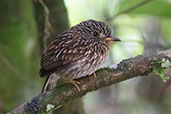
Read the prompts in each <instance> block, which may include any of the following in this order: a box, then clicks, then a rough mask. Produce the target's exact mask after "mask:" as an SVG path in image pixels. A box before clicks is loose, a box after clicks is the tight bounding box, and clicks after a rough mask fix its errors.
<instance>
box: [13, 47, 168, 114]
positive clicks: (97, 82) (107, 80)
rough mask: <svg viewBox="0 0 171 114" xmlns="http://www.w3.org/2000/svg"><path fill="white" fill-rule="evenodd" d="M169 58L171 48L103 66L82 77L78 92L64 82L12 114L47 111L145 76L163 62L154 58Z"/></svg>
mask: <svg viewBox="0 0 171 114" xmlns="http://www.w3.org/2000/svg"><path fill="white" fill-rule="evenodd" d="M163 59H167V60H169V61H170V62H171V49H169V50H166V51H161V52H158V53H156V54H153V55H149V56H143V55H141V56H137V57H134V58H131V59H127V60H123V61H122V62H120V63H119V64H118V66H117V68H116V69H112V68H102V69H99V70H98V71H96V75H97V77H96V78H94V77H93V76H86V77H84V78H80V79H78V80H77V81H79V82H80V83H81V84H80V85H79V87H80V89H81V91H80V92H78V90H77V89H76V87H75V86H73V85H72V84H64V85H62V86H60V87H58V88H55V89H54V90H52V91H49V92H46V93H43V94H39V95H38V96H36V97H34V98H33V99H32V100H30V101H28V102H26V103H24V104H22V105H20V106H19V107H17V108H16V109H14V110H13V111H12V112H11V113H12V114H23V113H24V114H34V113H38V112H42V111H45V110H46V108H47V105H48V104H51V105H54V106H55V107H59V106H61V105H63V104H65V103H67V102H69V101H72V100H74V99H76V98H79V97H82V96H84V95H85V94H86V93H88V92H91V91H95V90H98V89H101V88H104V87H107V86H110V85H112V84H116V83H119V82H121V81H124V80H128V79H131V78H134V77H137V76H145V75H147V74H149V73H151V72H152V71H153V68H154V67H156V65H161V62H153V61H154V60H158V61H162V60H163Z"/></svg>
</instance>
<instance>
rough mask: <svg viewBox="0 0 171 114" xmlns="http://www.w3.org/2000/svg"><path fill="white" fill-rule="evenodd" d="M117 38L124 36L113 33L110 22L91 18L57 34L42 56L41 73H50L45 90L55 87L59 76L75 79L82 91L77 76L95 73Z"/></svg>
mask: <svg viewBox="0 0 171 114" xmlns="http://www.w3.org/2000/svg"><path fill="white" fill-rule="evenodd" d="M116 41H121V40H120V39H119V38H117V37H114V36H112V29H111V28H110V27H109V25H107V24H106V23H104V22H101V21H96V20H92V19H90V20H87V21H83V22H81V23H79V24H77V25H75V26H73V27H71V28H70V29H68V30H66V31H64V32H62V33H60V34H59V35H57V37H56V38H55V39H54V40H53V41H52V42H51V43H50V44H49V45H48V46H47V48H45V49H44V51H43V54H42V57H41V62H40V66H41V68H40V72H39V73H40V77H47V80H46V82H45V84H44V87H43V89H42V93H44V92H46V91H50V90H52V89H53V88H54V87H56V86H57V85H58V84H57V83H58V80H60V79H61V80H66V81H69V82H71V83H73V84H74V85H75V86H76V88H77V89H78V90H79V91H80V89H79V87H78V84H79V82H77V81H74V80H75V79H78V78H82V77H85V76H87V75H91V74H93V73H94V72H95V71H96V70H97V69H98V68H99V67H100V65H102V63H103V62H104V61H105V59H106V57H107V55H108V52H109V48H110V46H111V44H113V42H116ZM94 76H96V74H94Z"/></svg>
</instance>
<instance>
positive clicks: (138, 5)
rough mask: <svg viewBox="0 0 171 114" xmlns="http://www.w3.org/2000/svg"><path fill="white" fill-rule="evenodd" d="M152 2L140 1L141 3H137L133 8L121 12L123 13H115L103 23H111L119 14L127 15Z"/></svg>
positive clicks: (148, 0) (150, 0)
mask: <svg viewBox="0 0 171 114" xmlns="http://www.w3.org/2000/svg"><path fill="white" fill-rule="evenodd" d="M152 1H153V0H144V1H142V2H140V3H138V4H136V5H134V6H132V7H130V8H128V9H126V10H123V11H121V12H119V13H117V14H116V15H113V16H112V17H109V18H106V19H105V21H106V22H108V21H111V20H113V19H114V18H115V17H117V16H119V15H121V14H126V13H129V12H131V11H133V10H135V9H137V8H139V7H141V6H143V5H145V4H147V3H150V2H152Z"/></svg>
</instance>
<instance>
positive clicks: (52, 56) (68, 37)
mask: <svg viewBox="0 0 171 114" xmlns="http://www.w3.org/2000/svg"><path fill="white" fill-rule="evenodd" d="M80 39H81V38H80V36H78V35H74V34H73V33H69V32H67V33H63V34H62V35H60V36H58V37H57V38H56V40H54V41H53V42H52V43H51V44H50V45H49V46H48V47H47V49H46V50H45V51H44V53H43V55H42V58H41V70H40V76H45V75H48V74H51V73H53V72H55V70H56V69H58V68H59V67H63V66H65V65H68V64H71V63H73V62H74V61H77V60H79V59H81V58H82V57H84V54H83V53H84V52H85V51H84V49H83V48H82V46H81V45H84V44H81V43H80Z"/></svg>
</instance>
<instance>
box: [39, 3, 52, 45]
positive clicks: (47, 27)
mask: <svg viewBox="0 0 171 114" xmlns="http://www.w3.org/2000/svg"><path fill="white" fill-rule="evenodd" d="M39 3H40V4H41V5H42V6H43V8H44V17H45V26H44V37H43V43H44V44H43V47H44V48H46V46H47V41H48V39H49V38H50V35H51V32H50V30H51V24H50V20H49V9H48V7H47V6H46V4H45V3H44V2H43V0H39Z"/></svg>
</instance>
